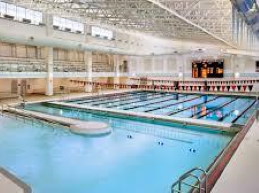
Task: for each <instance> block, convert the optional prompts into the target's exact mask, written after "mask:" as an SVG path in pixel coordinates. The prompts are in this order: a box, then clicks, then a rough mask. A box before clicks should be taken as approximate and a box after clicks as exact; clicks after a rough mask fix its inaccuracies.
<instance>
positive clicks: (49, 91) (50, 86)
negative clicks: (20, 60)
mask: <svg viewBox="0 0 259 193" xmlns="http://www.w3.org/2000/svg"><path fill="white" fill-rule="evenodd" d="M45 49H46V56H47V57H46V65H47V78H46V95H48V96H52V95H53V48H52V47H46V48H45Z"/></svg>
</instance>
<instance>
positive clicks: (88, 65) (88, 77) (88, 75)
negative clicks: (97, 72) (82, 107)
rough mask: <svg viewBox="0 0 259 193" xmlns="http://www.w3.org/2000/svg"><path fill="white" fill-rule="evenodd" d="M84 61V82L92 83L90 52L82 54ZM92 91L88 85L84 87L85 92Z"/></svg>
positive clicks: (91, 58)
mask: <svg viewBox="0 0 259 193" xmlns="http://www.w3.org/2000/svg"><path fill="white" fill-rule="evenodd" d="M84 61H85V65H86V69H87V72H86V80H87V81H88V82H92V81H93V55H92V52H90V51H85V52H84ZM92 91H93V86H92V85H90V84H86V85H85V92H92Z"/></svg>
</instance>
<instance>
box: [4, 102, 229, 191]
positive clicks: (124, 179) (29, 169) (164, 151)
mask: <svg viewBox="0 0 259 193" xmlns="http://www.w3.org/2000/svg"><path fill="white" fill-rule="evenodd" d="M28 108H29V109H35V110H39V111H42V112H44V111H45V112H46V113H50V114H56V115H62V116H67V117H74V116H77V117H79V118H81V119H85V120H102V121H105V122H107V123H109V124H110V125H111V127H112V129H113V131H112V133H111V134H110V135H106V136H102V137H94V138H90V137H85V136H80V135H76V134H73V133H71V132H70V131H68V130H66V129H64V128H61V127H60V128H58V127H57V128H51V127H49V126H46V125H45V126H40V125H31V123H30V122H28V123H23V122H22V121H17V120H15V119H13V118H6V117H0V123H1V124H0V166H2V167H4V168H6V169H8V170H10V171H12V172H13V173H14V174H16V175H17V176H18V177H20V178H21V179H22V180H24V181H25V182H26V183H28V184H29V185H31V187H32V188H33V192H34V193H86V192H89V193H112V192H114V193H120V192H123V193H169V192H170V186H171V184H172V183H173V182H175V181H176V180H177V178H178V177H179V176H180V175H181V174H183V173H184V172H186V171H187V170H189V169H191V168H193V167H196V166H200V167H202V168H204V169H207V168H208V167H209V165H210V164H211V163H213V161H214V160H215V158H216V156H218V155H219V153H220V152H221V151H222V150H223V149H224V148H225V147H226V145H227V144H228V143H229V141H230V140H231V139H232V137H233V136H230V135H223V134H220V133H217V132H212V131H208V130H206V128H200V129H197V128H193V129H186V128H182V127H181V126H180V125H179V126H169V125H161V124H151V123H147V122H143V121H142V122H140V121H133V120H127V119H119V118H112V117H105V116H101V115H93V114H91V113H80V114H78V113H77V112H76V111H69V110H65V109H56V108H52V107H45V106H42V105H32V106H29V107H28ZM129 135H130V136H132V138H129V137H127V136H129ZM158 142H163V145H158ZM190 149H191V151H190ZM193 150H195V151H193Z"/></svg>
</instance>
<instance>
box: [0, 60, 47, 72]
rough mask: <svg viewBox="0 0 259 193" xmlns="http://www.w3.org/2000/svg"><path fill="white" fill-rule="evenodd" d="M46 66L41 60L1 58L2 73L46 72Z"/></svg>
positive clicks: (0, 69)
mask: <svg viewBox="0 0 259 193" xmlns="http://www.w3.org/2000/svg"><path fill="white" fill-rule="evenodd" d="M46 70H47V69H46V64H45V61H44V60H41V59H28V58H8V57H6V58H0V71H2V72H6V71H7V72H24V71H25V72H26V71H27V72H46Z"/></svg>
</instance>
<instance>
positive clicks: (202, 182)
mask: <svg viewBox="0 0 259 193" xmlns="http://www.w3.org/2000/svg"><path fill="white" fill-rule="evenodd" d="M194 172H196V173H197V172H201V175H200V177H199V176H198V175H197V174H194ZM188 179H189V180H193V179H194V180H195V182H196V183H195V184H190V183H187V182H186V180H188ZM184 186H185V188H184ZM186 188H187V189H188V190H186ZM184 192H188V193H190V192H195V193H196V192H197V193H208V191H207V172H206V171H205V170H203V169H201V168H197V167H195V168H193V169H191V170H189V171H187V172H186V173H184V174H183V175H182V176H180V177H179V179H178V180H177V181H176V182H175V183H173V184H172V186H171V193H184Z"/></svg>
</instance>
